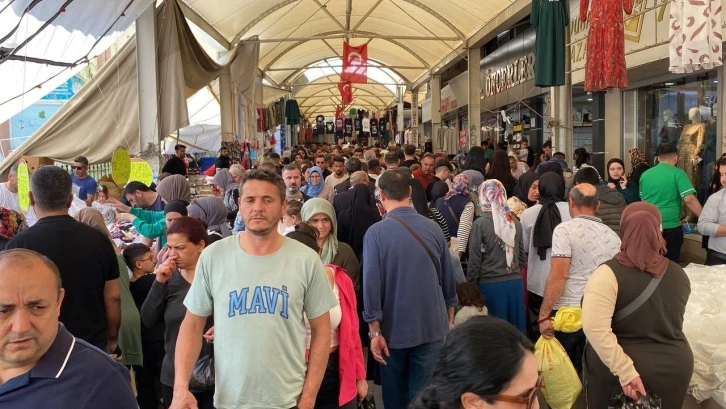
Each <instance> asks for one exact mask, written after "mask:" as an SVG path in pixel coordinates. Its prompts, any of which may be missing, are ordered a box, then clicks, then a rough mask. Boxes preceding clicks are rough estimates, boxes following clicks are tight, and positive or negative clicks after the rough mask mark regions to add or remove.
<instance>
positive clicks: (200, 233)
mask: <svg viewBox="0 0 726 409" xmlns="http://www.w3.org/2000/svg"><path fill="white" fill-rule="evenodd" d="M172 234H182V235H184V236H186V238H187V240H188V241H189V242H191V243H194V244H199V243H201V242H204V244H205V245H207V246H208V245H209V235H208V234H207V228H206V227H205V226H204V223H202V221H201V220H199V219H196V218H194V217H189V216H183V217H180V218H178V219H176V220H175V221H174V224H172V225H171V226H169V227H167V229H166V236H167V237H169V236H171V235H172Z"/></svg>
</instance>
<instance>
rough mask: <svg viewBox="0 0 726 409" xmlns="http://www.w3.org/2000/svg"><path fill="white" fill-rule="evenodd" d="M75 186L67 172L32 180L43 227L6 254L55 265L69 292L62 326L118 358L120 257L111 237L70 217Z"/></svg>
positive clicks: (41, 171)
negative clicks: (18, 252) (27, 254)
mask: <svg viewBox="0 0 726 409" xmlns="http://www.w3.org/2000/svg"><path fill="white" fill-rule="evenodd" d="M71 186H72V182H71V177H70V175H69V174H68V173H67V172H66V171H65V170H63V169H62V168H59V167H57V166H43V167H41V168H38V170H36V171H35V173H34V174H33V177H32V178H31V180H30V205H31V206H33V210H34V211H35V215H36V217H37V218H38V221H37V223H36V224H35V225H34V226H33V227H31V228H30V229H28V230H25V231H23V232H22V233H20V234H19V235H17V236H15V238H13V239H12V240H10V242H9V243H8V245H7V247H6V248H7V249H14V248H24V249H29V250H34V251H37V252H38V253H40V254H42V255H44V256H46V257H48V258H49V259H50V260H51V261H52V262H54V263H55V264H56V265H57V266H58V270H60V274H61V279H62V281H63V288H64V289H65V299H64V300H63V304H62V305H61V310H60V321H61V322H62V323H63V324H64V325H65V327H66V328H67V329H68V331H69V332H70V333H71V334H73V335H74V336H76V337H78V338H80V339H82V340H84V341H86V342H88V343H89V344H91V345H94V346H96V347H98V348H101V349H102V350H104V351H108V352H109V353H118V352H116V348H117V345H118V331H119V326H120V325H121V290H120V287H119V268H118V260H117V258H116V252H115V250H114V248H113V246H112V245H111V240H110V238H109V237H107V236H106V234H104V233H102V232H101V231H100V230H97V229H95V228H93V227H91V226H88V225H86V224H83V223H81V222H78V221H76V220H75V219H74V218H72V217H71V216H69V215H68V209H69V208H70V207H71V203H72V202H73V194H72V193H71ZM124 274H126V271H124Z"/></svg>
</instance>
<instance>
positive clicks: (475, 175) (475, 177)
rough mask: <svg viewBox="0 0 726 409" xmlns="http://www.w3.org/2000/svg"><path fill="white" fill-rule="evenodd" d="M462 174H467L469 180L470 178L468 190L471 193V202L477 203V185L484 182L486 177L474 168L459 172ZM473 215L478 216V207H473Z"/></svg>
mask: <svg viewBox="0 0 726 409" xmlns="http://www.w3.org/2000/svg"><path fill="white" fill-rule="evenodd" d="M461 174H462V175H465V176H468V177H469V180H471V186H469V191H470V195H471V202H472V203H474V204H475V205H476V203H479V186H481V185H482V183H484V181H485V180H486V178H485V177H484V175H482V174H481V173H479V171H476V170H465V171H463V172H461ZM474 215H475V217H479V216H480V210H479V208H476V209H474Z"/></svg>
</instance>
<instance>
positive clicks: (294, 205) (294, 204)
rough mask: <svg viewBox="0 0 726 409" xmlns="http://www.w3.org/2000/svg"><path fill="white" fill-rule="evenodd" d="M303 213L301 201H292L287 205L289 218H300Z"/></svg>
mask: <svg viewBox="0 0 726 409" xmlns="http://www.w3.org/2000/svg"><path fill="white" fill-rule="evenodd" d="M300 212H302V202H301V201H299V200H291V201H290V203H288V204H287V215H288V216H300Z"/></svg>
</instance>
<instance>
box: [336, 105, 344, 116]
mask: <svg viewBox="0 0 726 409" xmlns="http://www.w3.org/2000/svg"><path fill="white" fill-rule="evenodd" d="M342 112H343V107H342V106H340V105H336V106H335V117H336V118H340V114H341V113H342Z"/></svg>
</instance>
